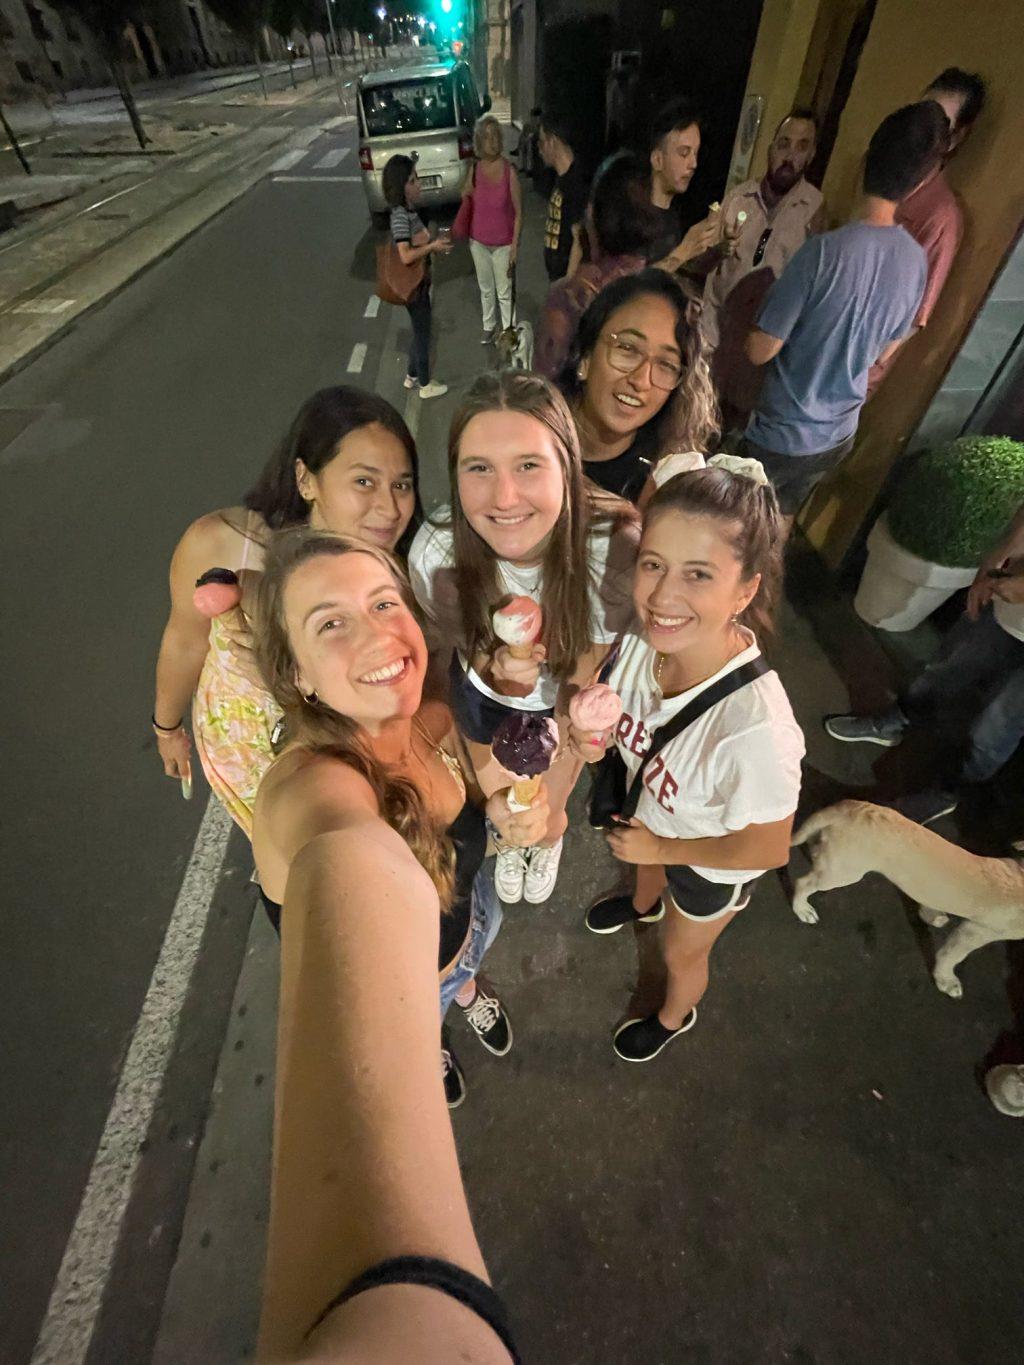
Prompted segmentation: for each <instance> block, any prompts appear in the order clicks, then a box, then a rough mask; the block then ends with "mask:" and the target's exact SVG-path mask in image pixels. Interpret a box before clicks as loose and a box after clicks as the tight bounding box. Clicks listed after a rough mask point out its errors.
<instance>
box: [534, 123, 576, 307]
mask: <svg viewBox="0 0 1024 1365" xmlns="http://www.w3.org/2000/svg"><path fill="white" fill-rule="evenodd" d="M537 150H538V151H539V152H540V155H541V159H542V160H543V162H544V164H545V165H546V166H550V167H551V169H552V170H553V171H554V173H555V183H554V186H553V188H552V190H551V197H550V198H549V199H548V212H547V220H546V222H545V224H544V266H545V268H546V270H547V272H548V279H549V280H560V279H562V278H563V276H564V275H565V274H566V273H567V271H568V269H569V256H570V254H571V252H572V248H573V243H574V242H575V241H576V239H577V237H578V236H579V231H580V227H581V226H582V223H583V215H584V213H585V212H586V208H587V179H586V176H585V175H584V173H583V168H582V166H581V165H580V163H579V161H578V160H577V158H576V153H575V152H574V150H573V145H572V130H571V129H570V127H569V125H568V124H567V123H566V122H565V121H563V120H562V119H561V118H559V117H558V116H557V115H551V114H548V113H543V114H542V115H541V120H540V138H539V141H538V143H537Z"/></svg>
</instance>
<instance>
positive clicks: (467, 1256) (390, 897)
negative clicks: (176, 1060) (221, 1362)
mask: <svg viewBox="0 0 1024 1365" xmlns="http://www.w3.org/2000/svg"><path fill="white" fill-rule="evenodd" d="M281 922H282V928H283V935H282V944H281V1003H280V1015H279V1025H278V1071H277V1097H276V1113H275V1125H274V1166H273V1176H272V1199H271V1218H270V1230H269V1240H268V1251H267V1264H266V1274H265V1279H264V1284H265V1288H264V1297H263V1314H262V1321H261V1325H260V1359H261V1360H263V1361H265V1362H267V1361H275V1362H276V1361H282V1362H283V1361H299V1360H320V1361H335V1360H342V1359H344V1360H345V1361H347V1362H363V1361H366V1362H371V1361H372V1362H374V1365H392V1362H393V1363H394V1365H398V1362H405V1361H408V1360H416V1361H418V1362H419V1361H422V1362H426V1363H427V1365H434V1362H436V1363H437V1365H441V1362H442V1361H443V1362H448V1361H451V1360H452V1359H465V1360H467V1361H473V1362H479V1365H508V1360H509V1356H508V1352H507V1351H506V1350H505V1348H504V1347H503V1346H502V1345H501V1343H500V1341H499V1340H498V1338H497V1337H496V1336H495V1335H494V1333H493V1332H492V1331H491V1329H490V1328H488V1327H487V1326H486V1325H485V1324H484V1323H483V1322H482V1321H481V1320H480V1319H478V1318H477V1317H476V1316H475V1315H474V1314H473V1313H472V1312H470V1311H469V1310H468V1309H466V1308H464V1307H463V1306H462V1305H461V1304H459V1303H456V1302H455V1301H454V1300H452V1299H449V1298H448V1297H446V1296H445V1295H443V1294H441V1293H439V1292H438V1291H436V1290H431V1289H424V1288H417V1287H413V1286H408V1285H392V1286H387V1287H382V1288H379V1289H374V1290H370V1291H368V1292H366V1293H365V1294H362V1295H359V1296H357V1297H356V1298H355V1299H353V1300H351V1301H350V1302H349V1303H347V1304H345V1305H344V1306H343V1307H341V1308H339V1309H336V1310H334V1311H333V1312H332V1313H330V1314H328V1316H327V1317H326V1318H325V1320H324V1322H323V1323H322V1324H321V1325H320V1326H319V1327H318V1328H317V1331H316V1332H315V1333H314V1335H313V1337H312V1339H311V1340H310V1341H309V1342H306V1340H305V1339H306V1335H307V1333H308V1332H309V1329H310V1328H311V1326H312V1324H313V1323H314V1322H315V1321H316V1320H317V1318H318V1317H319V1315H320V1314H321V1312H322V1311H323V1310H324V1308H325V1307H326V1306H327V1305H328V1304H329V1303H330V1302H331V1301H332V1300H333V1299H334V1298H335V1296H336V1295H337V1294H338V1293H339V1292H340V1291H341V1290H342V1289H343V1288H344V1287H345V1286H346V1285H347V1284H348V1283H349V1282H350V1281H351V1280H352V1279H353V1278H354V1277H355V1276H357V1275H359V1274H360V1273H361V1272H363V1271H364V1270H366V1269H368V1268H369V1267H370V1266H372V1265H374V1264H376V1263H377V1262H379V1261H381V1260H383V1259H386V1258H388V1257H392V1256H402V1255H420V1256H434V1257H439V1258H442V1259H445V1260H448V1261H452V1262H454V1263H455V1264H456V1265H459V1266H462V1267H463V1268H464V1269H466V1270H468V1271H470V1272H471V1273H473V1274H475V1275H477V1276H480V1277H481V1278H486V1275H487V1272H486V1269H485V1267H484V1263H483V1258H482V1256H481V1254H480V1249H479V1247H478V1245H477V1241H476V1236H475V1234H474V1232H473V1227H472V1223H471V1222H470V1217H469V1211H468V1209H467V1206H466V1199H465V1193H464V1191H463V1188H462V1179H461V1176H460V1173H459V1167H458V1160H457V1157H456V1153H455V1143H454V1139H453V1137H452V1130H451V1123H450V1121H449V1118H448V1111H447V1109H446V1107H445V1100H444V1090H443V1086H442V1081H441V1067H440V1057H439V1047H440V1033H439V1025H438V1004H437V950H438V903H437V895H436V893H435V891H434V888H433V885H432V883H431V882H430V879H429V878H428V877H427V875H426V873H425V872H424V871H423V869H422V868H421V867H420V865H419V863H417V862H416V860H415V858H414V857H413V856H412V853H411V852H410V851H409V848H408V846H407V845H406V844H405V842H404V841H403V840H402V839H401V838H400V837H399V835H398V834H396V833H395V831H394V830H392V829H390V828H389V827H388V826H387V825H385V824H384V822H383V821H381V820H380V819H378V818H375V817H368V818H367V819H366V820H365V821H356V822H354V823H352V824H350V825H348V826H347V827H346V828H344V829H342V830H335V831H333V832H331V833H327V834H323V835H319V836H318V837H316V838H314V839H312V840H311V841H310V842H309V843H308V844H307V845H306V846H305V848H304V849H303V850H302V851H301V853H299V854H298V855H297V857H296V858H295V860H294V862H293V863H292V867H291V872H290V875H289V878H288V886H287V890H286V892H285V900H284V912H283V914H282V919H281ZM382 965H383V966H384V967H385V968H386V978H387V989H386V990H385V989H382V987H381V972H382Z"/></svg>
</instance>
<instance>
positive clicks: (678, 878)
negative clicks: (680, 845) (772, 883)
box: [665, 867, 756, 920]
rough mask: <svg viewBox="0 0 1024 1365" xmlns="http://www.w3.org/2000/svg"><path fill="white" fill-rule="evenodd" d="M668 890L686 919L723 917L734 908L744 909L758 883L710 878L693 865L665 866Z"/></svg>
mask: <svg viewBox="0 0 1024 1365" xmlns="http://www.w3.org/2000/svg"><path fill="white" fill-rule="evenodd" d="M665 876H666V877H667V878H668V894H669V898H670V899H671V901H672V904H673V905H674V906H675V908H676V910H678V911H679V913H680V914H681V915H682V916H683V917H684V918H685V919H698V920H710V919H721V917H722V916H723V915H727V914H728V913H729V912H730V911H731V910H742V909H743V907H744V906H745V905H746V903H747V901H749V900H750V893H751V891H753V889H754V886H755V884H756V879H755V881H749V882H709V881H708V879H707V877H702V876H701V875H700V873H699V872H694V870H693V868H692V867H666V868H665Z"/></svg>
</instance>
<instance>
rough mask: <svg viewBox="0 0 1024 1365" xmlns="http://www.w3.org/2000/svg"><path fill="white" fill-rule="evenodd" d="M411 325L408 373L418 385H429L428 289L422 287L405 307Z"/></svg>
mask: <svg viewBox="0 0 1024 1365" xmlns="http://www.w3.org/2000/svg"><path fill="white" fill-rule="evenodd" d="M405 306H406V309H407V310H408V313H409V320H410V321H411V323H412V343H411V345H410V346H409V367H408V373H409V374H411V375H412V377H413V378H414V379H418V380H419V381H420V384H421V385H423V384H429V383H430V289H429V288H426V287H424V288H423V289H421V290H420V292H419V293H417V294H414V295H413V296H412V298H411V299H410V300H409V302H408V303H407V304H406V305H405Z"/></svg>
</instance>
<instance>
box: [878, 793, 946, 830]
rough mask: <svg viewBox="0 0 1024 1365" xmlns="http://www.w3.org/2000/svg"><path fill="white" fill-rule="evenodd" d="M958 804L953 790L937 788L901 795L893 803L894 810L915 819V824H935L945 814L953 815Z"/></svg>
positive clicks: (909, 818)
mask: <svg viewBox="0 0 1024 1365" xmlns="http://www.w3.org/2000/svg"><path fill="white" fill-rule="evenodd" d="M956 806H957V801H956V797H955V796H954V795H953V794H952V792H944V791H937V790H936V789H935V788H931V789H930V790H928V791H923V792H913V793H911V795H910V796H900V797H898V798H897V799H896V800H895V801H894V802H893V803H892V808H893V810H898V811H899V813H900V814H901V815H905V816H906V817H907V819H908V820H913V822H914V824H915V825H930V824H933V823H934V821H936V820H941V818H942V817H943V816H944V815H952V814H953V812H954V811H955V810H956Z"/></svg>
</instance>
